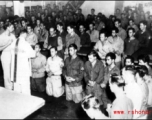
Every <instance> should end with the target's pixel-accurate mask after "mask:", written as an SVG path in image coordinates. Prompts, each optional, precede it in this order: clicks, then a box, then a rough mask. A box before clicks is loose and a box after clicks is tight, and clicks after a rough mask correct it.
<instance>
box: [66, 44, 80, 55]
mask: <svg viewBox="0 0 152 120" xmlns="http://www.w3.org/2000/svg"><path fill="white" fill-rule="evenodd" d="M68 50H69V54H70V56H74V55H76V53H77V50H78V47H77V45H76V44H71V45H69V47H68Z"/></svg>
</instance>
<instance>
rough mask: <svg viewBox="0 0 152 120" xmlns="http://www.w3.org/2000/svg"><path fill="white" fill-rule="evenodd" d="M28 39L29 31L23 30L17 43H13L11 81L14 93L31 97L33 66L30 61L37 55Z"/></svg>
mask: <svg viewBox="0 0 152 120" xmlns="http://www.w3.org/2000/svg"><path fill="white" fill-rule="evenodd" d="M26 37H27V31H26V30H23V31H22V32H21V33H20V37H19V38H18V39H17V41H16V42H13V43H12V48H11V58H12V60H11V81H12V82H13V90H14V91H17V92H19V93H23V94H27V95H30V94H31V90H30V77H31V69H30V66H31V65H30V62H29V59H30V58H33V57H35V55H36V53H35V51H34V50H33V49H32V47H31V45H30V44H29V43H28V42H27V41H26V40H25V39H26Z"/></svg>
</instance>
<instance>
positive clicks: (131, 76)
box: [122, 65, 135, 83]
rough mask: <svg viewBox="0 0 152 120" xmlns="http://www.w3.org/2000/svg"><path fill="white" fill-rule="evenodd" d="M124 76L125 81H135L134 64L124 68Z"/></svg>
mask: <svg viewBox="0 0 152 120" xmlns="http://www.w3.org/2000/svg"><path fill="white" fill-rule="evenodd" d="M122 77H123V79H124V80H125V83H130V82H131V81H135V67H134V66H133V65H128V66H125V67H124V69H122Z"/></svg>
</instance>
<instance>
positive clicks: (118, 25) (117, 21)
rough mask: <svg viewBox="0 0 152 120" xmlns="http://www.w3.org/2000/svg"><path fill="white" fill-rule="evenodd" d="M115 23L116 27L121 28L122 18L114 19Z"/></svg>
mask: <svg viewBox="0 0 152 120" xmlns="http://www.w3.org/2000/svg"><path fill="white" fill-rule="evenodd" d="M114 23H115V27H116V28H119V27H120V26H121V20H120V19H116V20H115V21H114Z"/></svg>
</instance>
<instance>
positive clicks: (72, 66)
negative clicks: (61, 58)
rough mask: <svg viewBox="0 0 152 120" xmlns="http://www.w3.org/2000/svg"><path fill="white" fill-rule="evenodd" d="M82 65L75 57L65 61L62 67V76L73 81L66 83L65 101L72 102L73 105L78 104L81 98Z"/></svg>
mask: <svg viewBox="0 0 152 120" xmlns="http://www.w3.org/2000/svg"><path fill="white" fill-rule="evenodd" d="M83 71H84V63H83V61H82V60H81V59H80V58H79V57H78V56H77V57H76V58H75V59H71V58H70V57H68V58H66V60H65V67H64V72H63V73H64V76H68V77H72V78H74V79H75V81H72V82H67V81H66V85H65V88H66V99H67V100H73V101H74V102H75V103H79V102H80V101H81V100H82V98H83V95H82V93H83V88H82V79H83Z"/></svg>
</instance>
